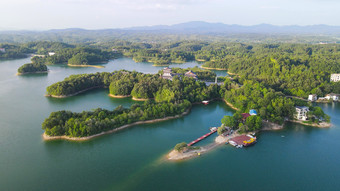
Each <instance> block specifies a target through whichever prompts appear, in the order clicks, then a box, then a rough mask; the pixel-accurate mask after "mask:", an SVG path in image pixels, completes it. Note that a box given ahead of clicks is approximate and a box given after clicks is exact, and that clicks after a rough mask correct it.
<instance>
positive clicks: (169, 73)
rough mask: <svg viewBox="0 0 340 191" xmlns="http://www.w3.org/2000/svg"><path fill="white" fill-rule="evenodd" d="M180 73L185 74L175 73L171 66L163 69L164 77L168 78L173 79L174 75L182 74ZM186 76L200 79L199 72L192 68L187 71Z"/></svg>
mask: <svg viewBox="0 0 340 191" xmlns="http://www.w3.org/2000/svg"><path fill="white" fill-rule="evenodd" d="M180 75H183V74H178V73H173V72H172V69H171V68H169V67H166V68H164V69H163V75H162V78H163V79H167V80H172V79H173V77H174V76H180ZM184 76H186V77H189V78H194V79H195V80H197V79H198V78H197V74H196V73H195V72H193V71H191V70H189V71H188V72H186V73H185V74H184Z"/></svg>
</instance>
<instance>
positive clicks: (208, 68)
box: [200, 66, 228, 70]
mask: <svg viewBox="0 0 340 191" xmlns="http://www.w3.org/2000/svg"><path fill="white" fill-rule="evenodd" d="M200 68H203V69H207V70H228V69H224V68H210V67H205V66H200Z"/></svg>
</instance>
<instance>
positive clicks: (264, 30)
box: [0, 21, 340, 34]
mask: <svg viewBox="0 0 340 191" xmlns="http://www.w3.org/2000/svg"><path fill="white" fill-rule="evenodd" d="M89 31H92V32H95V31H96V32H101V33H102V32H104V33H105V32H106V33H110V32H165V33H186V34H195V33H197V34H210V33H220V34H223V33H226V34H230V33H231V34H239V33H257V34H268V33H274V34H340V26H329V25H309V26H298V25H287V26H276V25H270V24H259V25H252V26H243V25H228V24H223V23H208V22H203V21H192V22H186V23H180V24H175V25H155V26H140V27H129V28H121V29H119V28H116V29H98V30H87V29H81V28H68V29H52V30H47V31H28V30H25V31H2V32H0V33H6V32H16V33H21V32H24V33H27V32H47V33H60V32H62V33H69V32H72V33H74V32H77V33H86V32H89Z"/></svg>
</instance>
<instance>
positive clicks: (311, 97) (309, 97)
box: [308, 94, 318, 101]
mask: <svg viewBox="0 0 340 191" xmlns="http://www.w3.org/2000/svg"><path fill="white" fill-rule="evenodd" d="M317 99H318V96H317V95H316V94H311V95H309V96H308V101H316V100H317Z"/></svg>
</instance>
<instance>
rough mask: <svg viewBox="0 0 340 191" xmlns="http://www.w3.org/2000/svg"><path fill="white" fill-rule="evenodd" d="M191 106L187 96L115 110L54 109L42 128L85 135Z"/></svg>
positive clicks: (48, 132) (54, 132) (59, 133)
mask: <svg viewBox="0 0 340 191" xmlns="http://www.w3.org/2000/svg"><path fill="white" fill-rule="evenodd" d="M190 107H191V103H190V102H189V101H187V100H183V101H177V102H162V103H154V102H152V101H146V102H145V103H144V104H134V105H132V106H131V107H130V108H129V109H126V108H123V107H122V106H118V107H117V108H116V109H114V110H113V111H109V110H105V109H100V108H98V109H95V110H93V111H83V112H81V113H77V112H71V111H57V112H52V113H51V114H50V116H49V117H48V118H47V119H45V121H44V122H43V124H42V128H43V129H44V130H45V133H46V135H49V136H62V135H66V136H69V137H86V136H91V135H94V134H98V133H101V132H105V131H108V130H112V129H115V128H118V127H121V126H123V125H127V124H131V123H134V122H138V121H147V120H153V119H158V118H164V117H168V116H175V115H179V114H182V113H183V112H185V111H186V110H188V109H189V108H190Z"/></svg>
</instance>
